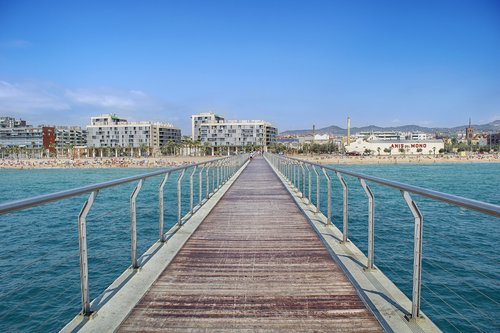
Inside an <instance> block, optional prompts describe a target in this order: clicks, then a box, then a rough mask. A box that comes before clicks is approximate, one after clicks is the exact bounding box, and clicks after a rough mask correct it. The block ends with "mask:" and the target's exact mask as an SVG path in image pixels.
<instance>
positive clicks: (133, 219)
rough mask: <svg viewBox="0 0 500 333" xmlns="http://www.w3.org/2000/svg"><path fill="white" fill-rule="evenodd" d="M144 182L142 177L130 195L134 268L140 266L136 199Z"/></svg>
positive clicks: (131, 242) (131, 249)
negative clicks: (138, 259)
mask: <svg viewBox="0 0 500 333" xmlns="http://www.w3.org/2000/svg"><path fill="white" fill-rule="evenodd" d="M142 184H144V178H142V179H140V180H139V182H138V183H137V186H136V187H135V189H134V191H133V192H132V194H131V195H130V252H131V255H130V256H131V259H132V268H133V269H135V268H137V267H139V266H138V265H137V206H136V199H137V195H138V194H139V191H140V190H141V188H142Z"/></svg>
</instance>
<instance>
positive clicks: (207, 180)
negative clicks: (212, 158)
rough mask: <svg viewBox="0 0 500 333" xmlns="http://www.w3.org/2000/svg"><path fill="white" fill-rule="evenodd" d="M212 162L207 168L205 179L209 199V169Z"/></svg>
mask: <svg viewBox="0 0 500 333" xmlns="http://www.w3.org/2000/svg"><path fill="white" fill-rule="evenodd" d="M211 166H212V164H211V163H210V164H208V166H207V169H206V171H205V180H206V187H207V200H208V198H210V177H209V170H210V167H211Z"/></svg>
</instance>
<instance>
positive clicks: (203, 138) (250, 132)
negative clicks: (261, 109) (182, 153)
mask: <svg viewBox="0 0 500 333" xmlns="http://www.w3.org/2000/svg"><path fill="white" fill-rule="evenodd" d="M191 121H192V139H193V140H198V141H200V142H201V143H202V144H204V145H208V146H210V147H212V153H213V154H214V153H215V151H217V152H220V151H222V150H224V151H227V152H228V153H230V152H231V151H234V152H238V151H239V150H241V149H245V147H249V146H252V147H255V148H256V147H262V148H263V149H264V150H267V147H268V146H270V145H271V144H272V143H274V142H276V135H277V134H278V129H277V128H275V127H273V125H272V124H271V123H269V122H267V121H264V120H225V119H224V118H223V117H221V116H218V115H216V114H214V113H200V114H197V115H192V116H191Z"/></svg>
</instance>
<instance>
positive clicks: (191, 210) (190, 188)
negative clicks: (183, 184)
mask: <svg viewBox="0 0 500 333" xmlns="http://www.w3.org/2000/svg"><path fill="white" fill-rule="evenodd" d="M196 169H197V167H196V165H195V166H194V167H193V172H191V175H190V176H189V207H190V212H191V215H193V207H194V206H193V204H194V193H193V176H194V173H195V172H196Z"/></svg>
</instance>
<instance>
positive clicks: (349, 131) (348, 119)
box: [347, 117, 351, 145]
mask: <svg viewBox="0 0 500 333" xmlns="http://www.w3.org/2000/svg"><path fill="white" fill-rule="evenodd" d="M350 144H351V117H347V145H350Z"/></svg>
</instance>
